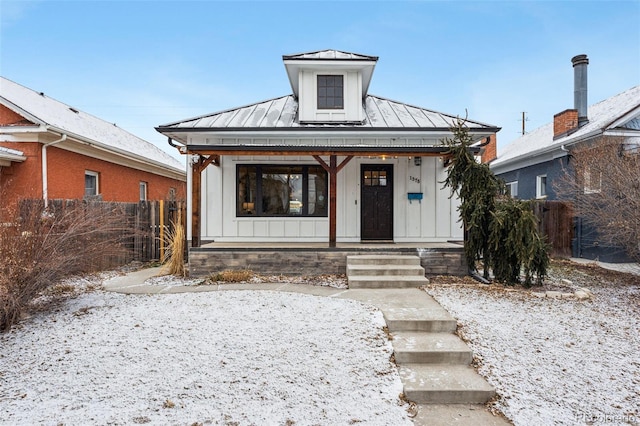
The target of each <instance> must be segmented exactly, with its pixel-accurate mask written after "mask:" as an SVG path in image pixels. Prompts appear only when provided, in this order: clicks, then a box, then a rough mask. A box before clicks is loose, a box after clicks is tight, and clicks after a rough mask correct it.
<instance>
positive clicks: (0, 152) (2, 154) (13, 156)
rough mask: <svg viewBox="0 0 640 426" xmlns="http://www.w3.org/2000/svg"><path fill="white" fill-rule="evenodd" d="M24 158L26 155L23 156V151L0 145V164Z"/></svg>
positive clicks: (7, 163) (8, 163)
mask: <svg viewBox="0 0 640 426" xmlns="http://www.w3.org/2000/svg"><path fill="white" fill-rule="evenodd" d="M26 159H27V157H25V156H24V152H22V151H18V150H17V149H11V148H6V147H4V146H0V166H2V165H6V166H8V165H10V164H11V162H12V161H14V162H22V161H24V160H26Z"/></svg>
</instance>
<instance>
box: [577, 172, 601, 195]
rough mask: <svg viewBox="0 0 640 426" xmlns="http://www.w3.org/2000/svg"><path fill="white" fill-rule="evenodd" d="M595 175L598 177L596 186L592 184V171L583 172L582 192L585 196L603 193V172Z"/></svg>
mask: <svg viewBox="0 0 640 426" xmlns="http://www.w3.org/2000/svg"><path fill="white" fill-rule="evenodd" d="M595 175H597V184H596V185H594V182H592V176H591V170H590V169H587V170H585V171H584V172H583V175H582V179H583V182H582V192H583V193H584V194H599V193H601V192H602V172H601V171H598V172H597V173H595ZM593 180H595V179H593Z"/></svg>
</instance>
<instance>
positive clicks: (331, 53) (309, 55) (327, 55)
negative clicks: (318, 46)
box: [282, 49, 378, 61]
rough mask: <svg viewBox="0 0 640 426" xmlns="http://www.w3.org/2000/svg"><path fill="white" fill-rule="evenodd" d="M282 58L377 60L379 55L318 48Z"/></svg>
mask: <svg viewBox="0 0 640 426" xmlns="http://www.w3.org/2000/svg"><path fill="white" fill-rule="evenodd" d="M282 59H283V60H285V61H287V60H321V61H323V60H348V61H377V60H378V57H377V56H368V55H361V54H358V53H350V52H343V51H341V50H331V49H326V50H318V51H315V52H305V53H297V54H293V55H283V56H282Z"/></svg>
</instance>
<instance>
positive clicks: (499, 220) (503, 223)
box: [443, 119, 549, 286]
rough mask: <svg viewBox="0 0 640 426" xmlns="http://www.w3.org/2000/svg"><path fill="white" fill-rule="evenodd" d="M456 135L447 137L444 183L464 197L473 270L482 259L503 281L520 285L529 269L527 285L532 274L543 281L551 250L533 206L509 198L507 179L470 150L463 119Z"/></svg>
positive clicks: (463, 212)
mask: <svg viewBox="0 0 640 426" xmlns="http://www.w3.org/2000/svg"><path fill="white" fill-rule="evenodd" d="M452 132H453V137H452V138H447V139H445V140H444V141H443V143H444V144H445V145H447V146H448V147H449V153H448V156H447V160H448V162H449V165H448V169H447V178H446V179H445V181H444V184H445V186H447V187H449V188H450V189H451V191H452V194H451V196H453V195H454V193H457V194H458V196H459V198H460V202H461V204H460V206H459V207H458V210H459V211H460V219H461V220H462V223H463V225H464V230H465V241H464V250H465V256H466V259H467V264H468V265H469V269H470V271H472V272H477V267H476V265H477V264H478V263H481V264H482V269H483V275H484V278H485V279H488V278H489V271H490V270H492V271H493V275H494V277H495V279H496V281H498V282H504V283H507V284H515V283H518V282H520V274H521V272H524V275H525V281H524V284H525V285H527V286H529V285H531V284H532V281H533V276H534V275H535V277H536V281H537V282H541V281H542V279H544V277H545V276H546V274H547V267H548V265H549V253H548V252H549V250H548V246H547V244H546V242H545V241H544V239H543V238H542V237H540V235H539V233H538V229H537V219H536V217H535V215H534V214H533V210H532V209H531V205H530V203H529V202H526V201H519V200H514V199H511V198H510V197H504V196H502V195H501V194H502V193H503V192H504V183H503V182H502V181H501V180H500V179H498V178H497V177H496V176H495V175H494V174H493V172H492V171H491V170H490V169H489V166H488V165H486V164H480V163H478V162H477V161H476V159H475V157H474V156H473V154H472V152H471V146H472V144H473V140H472V138H471V136H470V135H469V132H468V130H467V127H466V125H465V122H464V120H462V119H458V120H457V122H456V123H455V126H454V127H453V128H452Z"/></svg>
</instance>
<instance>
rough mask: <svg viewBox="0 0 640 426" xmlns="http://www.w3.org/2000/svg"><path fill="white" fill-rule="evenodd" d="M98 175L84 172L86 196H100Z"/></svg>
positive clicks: (87, 171)
mask: <svg viewBox="0 0 640 426" xmlns="http://www.w3.org/2000/svg"><path fill="white" fill-rule="evenodd" d="M98 194H99V192H98V173H97V172H92V171H89V170H85V172H84V195H85V196H88V197H91V196H95V195H98Z"/></svg>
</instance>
